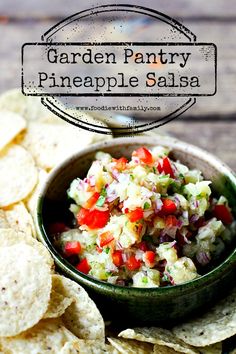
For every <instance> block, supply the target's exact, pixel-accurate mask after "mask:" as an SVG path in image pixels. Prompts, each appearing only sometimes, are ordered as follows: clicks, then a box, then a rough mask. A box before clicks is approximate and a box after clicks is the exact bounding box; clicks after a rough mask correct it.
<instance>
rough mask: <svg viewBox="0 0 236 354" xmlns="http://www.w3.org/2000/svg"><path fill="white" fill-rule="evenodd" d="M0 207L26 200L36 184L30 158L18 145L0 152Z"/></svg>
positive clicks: (35, 174)
mask: <svg viewBox="0 0 236 354" xmlns="http://www.w3.org/2000/svg"><path fill="white" fill-rule="evenodd" d="M0 171H1V174H0V207H6V206H9V205H11V204H14V203H17V202H19V201H21V200H22V199H24V198H26V197H27V196H28V195H29V194H30V192H31V191H32V190H33V188H34V186H35V185H36V183H37V176H38V173H37V169H36V166H35V163H34V160H33V158H32V156H31V155H30V154H29V153H28V152H27V151H26V150H25V149H24V148H23V147H21V146H19V145H10V146H8V147H6V148H5V149H3V150H2V151H1V152H0Z"/></svg>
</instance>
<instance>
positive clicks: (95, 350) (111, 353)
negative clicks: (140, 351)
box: [59, 339, 120, 354]
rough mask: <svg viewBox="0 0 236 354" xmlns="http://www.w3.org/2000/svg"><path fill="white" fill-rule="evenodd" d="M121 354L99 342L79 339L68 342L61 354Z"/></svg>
mask: <svg viewBox="0 0 236 354" xmlns="http://www.w3.org/2000/svg"><path fill="white" fill-rule="evenodd" d="M78 353H79V354H120V352H119V351H118V350H116V349H115V348H113V347H112V346H111V345H107V344H104V343H103V342H101V341H99V340H85V339H78V340H76V341H73V342H68V343H66V344H65V346H64V347H63V348H62V350H61V351H60V353H59V354H78Z"/></svg>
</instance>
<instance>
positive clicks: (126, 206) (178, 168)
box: [51, 147, 235, 287]
mask: <svg viewBox="0 0 236 354" xmlns="http://www.w3.org/2000/svg"><path fill="white" fill-rule="evenodd" d="M168 154H169V151H168V150H167V148H164V147H155V148H153V149H152V150H148V149H146V148H145V147H140V148H138V149H137V150H135V151H133V153H132V157H131V160H130V161H128V160H127V159H126V158H125V157H121V158H119V159H114V158H112V156H111V155H109V154H107V153H103V152H98V153H97V154H96V161H94V162H93V163H92V165H91V167H90V169H89V171H88V173H87V177H86V178H84V179H83V180H81V179H80V178H77V179H75V180H74V181H73V182H72V183H71V185H70V188H69V190H68V196H69V197H70V198H71V199H73V201H74V203H73V204H71V206H70V210H71V212H72V213H73V214H74V216H75V219H76V225H75V227H74V228H72V229H69V228H68V227H67V226H66V225H64V224H61V223H56V224H54V225H51V226H52V227H51V229H52V230H53V232H52V233H53V235H54V237H55V240H56V244H57V247H59V248H60V250H61V251H62V253H63V256H64V257H66V258H67V259H68V260H69V261H70V262H71V263H72V264H73V265H74V266H75V267H76V268H77V270H79V271H80V272H83V273H85V274H89V275H91V276H93V277H95V278H97V279H100V280H103V281H108V282H109V283H112V284H117V285H127V286H134V287H159V286H166V285H175V284H181V283H184V282H186V281H189V280H192V279H194V278H196V277H199V274H198V272H199V270H200V272H201V269H204V267H206V266H207V265H208V264H209V262H211V260H212V259H214V258H215V257H218V256H219V254H221V253H222V252H223V251H224V248H225V245H227V243H229V242H230V240H231V239H232V235H233V233H234V230H233V229H235V222H234V220H233V217H232V214H231V211H230V208H229V206H228V202H227V199H226V198H225V197H223V196H221V197H220V198H219V199H218V200H217V199H215V198H213V197H211V189H210V184H211V182H210V181H205V180H203V177H202V174H201V172H200V171H198V170H190V169H189V168H188V167H187V166H185V165H183V164H181V163H180V162H177V161H172V160H171V159H170V158H169V157H168Z"/></svg>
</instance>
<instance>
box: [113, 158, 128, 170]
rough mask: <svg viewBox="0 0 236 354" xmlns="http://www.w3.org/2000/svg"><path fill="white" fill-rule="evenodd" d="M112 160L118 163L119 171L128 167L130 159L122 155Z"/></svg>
mask: <svg viewBox="0 0 236 354" xmlns="http://www.w3.org/2000/svg"><path fill="white" fill-rule="evenodd" d="M112 161H114V162H115V163H116V165H115V168H116V169H117V170H118V171H123V170H124V169H125V168H126V164H127V162H128V160H127V159H126V158H125V157H120V158H119V159H113V160H112Z"/></svg>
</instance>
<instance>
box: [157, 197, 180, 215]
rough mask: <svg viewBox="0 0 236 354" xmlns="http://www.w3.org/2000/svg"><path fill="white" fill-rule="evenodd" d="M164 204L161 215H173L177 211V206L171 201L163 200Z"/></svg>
mask: <svg viewBox="0 0 236 354" xmlns="http://www.w3.org/2000/svg"><path fill="white" fill-rule="evenodd" d="M162 203H163V205H162V208H161V214H163V215H169V214H173V213H174V212H175V211H176V209H177V207H176V204H175V203H174V202H173V200H171V199H162Z"/></svg>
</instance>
